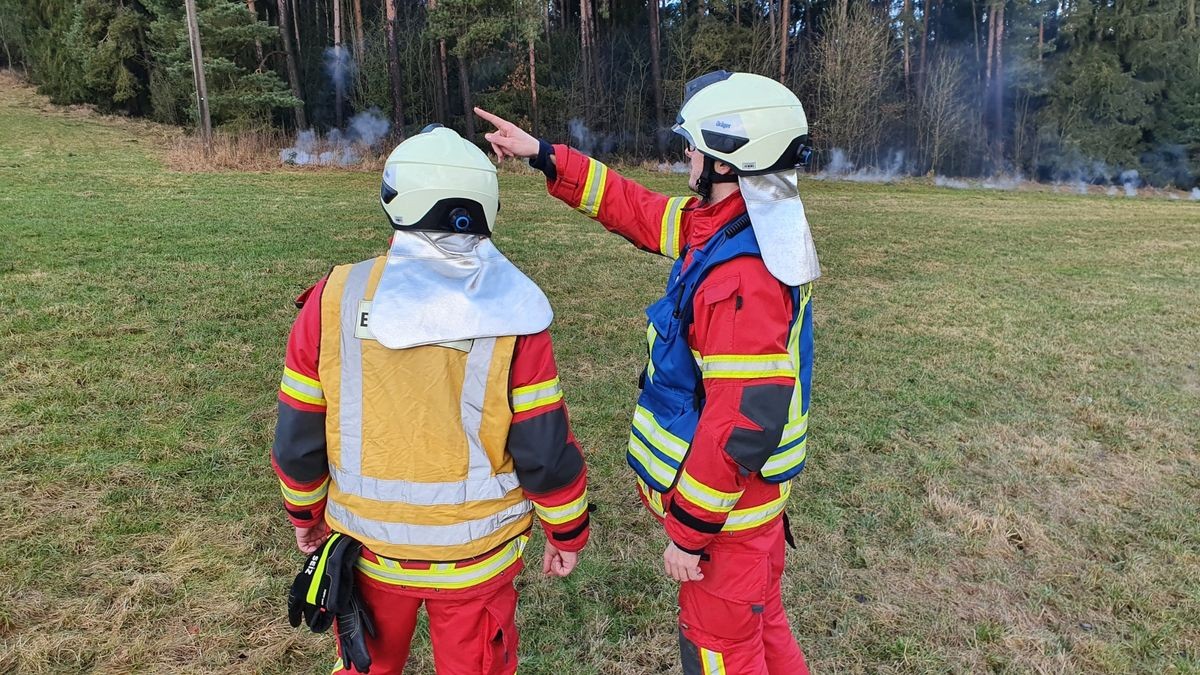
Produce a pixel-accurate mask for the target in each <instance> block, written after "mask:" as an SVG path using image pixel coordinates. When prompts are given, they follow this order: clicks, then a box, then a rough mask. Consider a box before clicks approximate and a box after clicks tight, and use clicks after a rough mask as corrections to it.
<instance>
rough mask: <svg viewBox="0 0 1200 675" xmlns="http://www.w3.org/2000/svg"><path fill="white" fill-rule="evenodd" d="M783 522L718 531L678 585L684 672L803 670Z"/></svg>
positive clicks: (784, 674)
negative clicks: (786, 599)
mask: <svg viewBox="0 0 1200 675" xmlns="http://www.w3.org/2000/svg"><path fill="white" fill-rule="evenodd" d="M783 527H784V526H783V520H782V519H779V520H776V521H775V523H774V524H772V525H768V526H765V527H763V528H761V529H759V530H757V531H754V532H752V533H747V535H746V536H743V535H736V536H732V537H730V536H718V537H717V538H716V539H714V540H713V542H712V543H711V544H710V545H709V546H708V548H706V549H705V553H706V557H707V558H708V559H707V560H704V559H702V560H701V561H700V571H701V572H702V573H703V574H704V578H703V579H701V580H700V581H689V582H686V583H683V584H681V585H680V587H679V650H680V658H681V660H682V662H683V673H684V675H808V666H807V664H805V662H804V653H803V652H801V651H800V646H799V645H798V644H796V639H795V638H794V637H792V629H791V626H789V625H788V619H787V613H786V612H784V610H783V598H782V597H781V595H780V594H781V590H782V589H781V587H780V579H781V578H782V576H783V559H784V558H783V546H784V536H783V535H784V529H783ZM372 672H373V671H372Z"/></svg>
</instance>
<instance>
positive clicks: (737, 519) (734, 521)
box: [638, 478, 792, 532]
mask: <svg viewBox="0 0 1200 675" xmlns="http://www.w3.org/2000/svg"><path fill="white" fill-rule="evenodd" d="M638 489H639V490H641V492H642V496H643V497H645V498H646V504H647V506H648V507H649V509H650V510H651V511H652V512H654V514H655V515H657V516H658V517H659V518H665V517H666V515H667V512H666V508H664V507H663V495H662V493H661V492H659V491H657V490H655V489H654V488H652V487H650V486H649V485H647V484H646V481H644V480H642V479H641V478H638ZM791 494H792V484H791V483H781V484H780V485H779V496H778V497H776V498H775V499H772V500H771V501H769V502H767V503H765V504H761V505H759V506H753V507H750V508H748V509H733V510H732V511H730V512H729V515H728V516H727V517H726V519H725V525H724V526H723V527H722V528H721V531H722V532H738V531H741V530H749V529H751V528H755V527H759V526H761V525H766V524H767V523H770V522H771V521H773V520H775V518H776V517H778V516H779V514H781V513H783V510H784V508H785V507H786V506H787V500H788V497H790V496H791Z"/></svg>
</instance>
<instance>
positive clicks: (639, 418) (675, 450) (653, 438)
mask: <svg viewBox="0 0 1200 675" xmlns="http://www.w3.org/2000/svg"><path fill="white" fill-rule="evenodd" d="M633 426H634V428H635V429H637V430H638V431H640V432H642V435H643V436H645V437H646V440H648V441H650V442H652V443H654V447H656V448H658V449H659V450H661V451H663V452H664V453H666V454H667V455H668V456H669V457H671V458H672V459H674V460H676V461H680V462H682V461H683V456H684V455H685V454H687V450H688V444H687V443H686V442H684V440H683V439H681V438H679V437H678V436H676V435H675V434H672V433H671V432H669V431H667V430H666V429H664V428H662V427H661V426H660V425H659V424H658V422H656V421H655V420H654V415H652V414H650V411H649V410H646V409H645V408H643V407H642V406H640V405H639V406H637V407H636V408H635V409H634V411H633ZM670 482H671V481H667V482H666V483H665V484H670Z"/></svg>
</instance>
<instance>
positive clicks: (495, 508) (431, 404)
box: [318, 257, 533, 561]
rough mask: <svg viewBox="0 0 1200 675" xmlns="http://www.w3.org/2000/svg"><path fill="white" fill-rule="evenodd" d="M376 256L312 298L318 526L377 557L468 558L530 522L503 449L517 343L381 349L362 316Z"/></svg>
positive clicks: (343, 271) (379, 268) (347, 268)
mask: <svg viewBox="0 0 1200 675" xmlns="http://www.w3.org/2000/svg"><path fill="white" fill-rule="evenodd" d="M385 261H386V258H385V257H379V258H375V259H373V260H365V261H363V262H360V263H357V264H355V265H343V266H339V267H335V268H334V269H333V271H332V272H331V273H330V275H329V280H328V281H327V282H326V284H325V291H324V293H323V294H322V297H321V353H320V360H319V365H318V371H319V375H320V380H321V384H322V386H323V388H324V391H325V399H326V401H327V404H328V409H327V413H326V422H325V435H326V440H327V446H328V457H329V471H330V478H331V480H330V486H329V502H328V505H327V507H326V519H327V520H328V522H329V524H330V526H331V527H332V528H333V529H334V530H336V531H339V532H343V533H345V534H348V535H350V536H352V537H354V538H355V539H358V540H359V541H361V542H362V543H363V544H364V545H365V546H366V547H367V548H369V549H371V550H372V551H374V552H375V553H377V554H379V555H382V556H386V557H388V558H394V559H407V560H441V561H449V560H463V559H466V558H471V557H474V556H478V555H481V554H483V553H486V552H488V551H490V550H492V549H494V548H496V547H497V546H500V545H502V544H504V543H505V542H509V541H511V540H513V539H514V538H516V537H518V536H520V535H521V534H522V533H523V532H525V530H527V529H528V528H529V527H530V525H531V524H532V522H533V516H532V507H531V505H530V503H529V502H528V501H527V500H526V499H525V497H524V495H523V493H522V491H521V487H520V485H519V483H518V481H517V476H516V473H515V472H514V469H513V462H512V457H511V456H510V455H509V454H508V452H507V448H506V445H507V441H508V428H509V425H510V424H511V422H512V411H511V409H510V407H509V392H508V387H509V368H510V366H511V363H512V356H513V346H514V345H515V343H516V338H514V337H498V338H482V339H476V340H471V341H464V342H462V343H455V344H453V345H429V346H422V347H412V348H409V349H397V350H393V349H388V348H386V347H384V346H383V345H381V344H379V342H377V341H376V340H374V339H373V338H372V337H371V334H370V331H369V330H368V328H367V316H368V315H369V313H370V306H371V298H372V297H373V296H374V293H375V287H376V285H377V284H378V283H379V277H380V276H381V275H382V273H383V268H384V263H385Z"/></svg>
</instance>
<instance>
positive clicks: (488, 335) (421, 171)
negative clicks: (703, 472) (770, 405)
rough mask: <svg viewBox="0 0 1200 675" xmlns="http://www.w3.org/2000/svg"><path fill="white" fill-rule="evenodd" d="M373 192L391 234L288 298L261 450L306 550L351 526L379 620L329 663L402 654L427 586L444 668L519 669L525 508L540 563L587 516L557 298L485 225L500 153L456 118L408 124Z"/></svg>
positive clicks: (347, 667) (390, 666) (572, 537)
mask: <svg viewBox="0 0 1200 675" xmlns="http://www.w3.org/2000/svg"><path fill="white" fill-rule="evenodd" d="M380 201H381V203H382V206H383V209H384V211H385V212H386V214H387V217H388V222H389V223H390V224H391V225H392V227H393V228H394V230H395V233H394V235H393V238H392V243H391V245H390V247H389V250H388V252H387V254H386V255H383V256H379V257H377V258H373V259H369V260H364V261H362V262H359V263H357V264H353V265H342V266H338V267H334V268H333V270H332V271H331V272H330V273H329V275H328V276H327V277H325V278H324V279H322V280H321V281H319V282H318V283H317V284H316V285H314V286H313V287H312V288H310V289H309V290H308V291H306V292H305V293H304V294H303V295H301V296H300V298H298V299H297V303H296V304H297V305H298V306H299V307H300V313H299V316H298V317H297V319H296V322H295V325H294V326H293V328H292V332H291V335H290V337H289V339H288V346H287V354H286V358H285V367H284V373H283V378H282V381H281V383H280V389H279V421H278V426H277V429H276V436H275V443H274V446H273V449H272V465H273V466H274V469H275V471H276V473H277V474H278V476H279V480H280V485H281V488H282V492H283V500H284V507H285V509H286V511H287V514H288V517H289V518H290V520H291V522H292V524H293V525H294V526H295V530H296V543H297V545H298V547H299V548H300V550H301V551H303V552H305V553H313V552H314V551H318V552H319V551H320V550H327V549H329V548H332V545H333V543H334V542H336V541H337V540H338V539H339V538H342V537H345V538H347V539H350V540H354V541H356V542H360V543H361V544H362V549H361V555H359V556H358V557H357V558H356V559H355V560H354V561H353V562H352V563H350V564H352V565H353V569H354V572H353V574H352V575H350V576H351V577H353V578H352V581H353V584H354V587H355V593H357V594H359V595H361V599H362V603H363V604H364V605H365V612H366V614H367V615H368V616H369V622H370V624H371V626H370V628H371V631H370V633H372V634H368V635H362V634H361V633H356V634H355V635H353V636H349V637H354V638H360V642H359V644H361V645H362V646H364V647H365V651H366V653H367V654H369V658H366V659H364V658H357V657H356V658H351V656H354V655H347V654H342V656H345V657H346V658H343V659H340V660H339V663H338V668H337V669H336V670H334V672H335V673H354V672H367V670H368V668H369V671H370V672H371V673H372V674H379V673H401V672H403V670H404V665H405V662H406V660H407V658H408V651H409V644H410V641H411V638H412V635H413V630H414V628H415V626H416V618H417V611H418V609H419V608H420V607H421V606H422V605H424V606H425V609H426V612H427V613H428V616H429V627H430V634H431V638H432V643H433V656H434V661H435V662H436V664H437V670H438V673H452V674H462V675H467V674H472V675H473V674H477V673H479V674H500V673H513V672H515V671H516V667H517V651H516V650H517V631H516V624H515V610H516V600H517V593H516V590H515V588H514V586H513V579H514V577H515V576H516V574H517V573H518V572H519V571H520V570H521V568H522V552H523V551H524V549H525V546H526V543H527V542H528V540H529V537H530V533H531V529H532V525H533V523H534V521H535V520H537V521H538V522H540V523H541V526H542V529H543V530H544V531H545V532H546V537H547V541H546V552H545V555H544V558H543V564H542V570H543V573H545V574H548V575H552V576H560V577H561V576H566V575H568V574H570V573H571V571H572V569H573V568H574V567H575V564H576V560H577V552H578V551H579V550H580V549H581V548H582V547H583V546H584V544H585V543H586V542H587V539H588V531H589V530H588V502H587V491H586V476H585V474H586V471H585V465H584V460H583V455H582V453H581V452H580V450H579V447H578V445H577V444H576V442H575V438H574V435H573V434H572V432H571V428H570V423H569V420H568V416H567V409H566V405H565V403H564V401H563V394H562V389H561V387H560V386H559V380H558V372H557V368H556V366H555V361H554V353H553V348H552V345H551V341H550V335H549V333H548V330H547V329H548V328H549V325H550V322H551V320H552V313H551V310H550V306H549V302H548V301H547V300H546V297H545V295H544V294H543V293H542V292H541V290H540V289H538V287H537V286H536V285H535V284H534V283H533V282H532V281H531V280H530V279H529V278H528V277H526V276H525V275H524V274H522V273H521V272H520V271H519V270H518V269H517V268H516V267H515V266H513V265H512V263H510V262H509V261H508V260H507V259H505V258H504V256H503V255H501V253H500V252H499V250H497V249H496V247H495V246H494V244H493V243H492V241H491V239H490V235H491V233H492V232H493V229H494V224H495V218H496V212H497V210H498V208H499V191H498V185H497V181H496V169H495V167H494V166H493V165H492V163H491V162H490V161H488V159H487V157H486V156H485V155H484V154H483V153H482V152H481V151H480V150H479V149H478V148H476V147H475V146H474V145H471V144H470V143H468V142H466V141H464V140H463V139H462V138H460V137H459V136H458V134H456V133H455V132H453V131H451V130H449V129H446V128H443V127H441V126H439V125H431V126H430V127H428V128H427V129H426V130H425V131H424V132H423V133H421V134H418V135H416V136H414V137H412V138H410V139H408V140H407V141H405V142H404V143H402V144H400V145H399V146H398V147H397V148H396V149H395V150H394V151H393V152H392V154H391V156H390V157H389V158H388V160H387V164H386V167H385V170H384V176H383V184H382V187H381V191H380ZM331 533H334V536H333V538H332V539H330V545H329V546H324V544H325V542H326V540H327V539H329V538H330V534H331ZM316 557H319V556H314V558H316ZM314 566H315V565H314ZM315 589H316V586H315V585H314V591H315ZM314 595H315V592H314ZM311 609H312V608H311V607H310V608H309V609H307V610H305V611H306V612H308V611H309V610H311ZM312 611H314V612H317V613H319V612H320V611H321V609H316V610H312ZM307 616H308V615H307V614H306V617H307ZM340 616H341V615H339V617H340ZM340 636H341V637H340V639H339V653H341V652H343V651H344V650H345V644H348V643H347V639H348V636H346V635H343V634H340ZM356 654H357V652H356Z"/></svg>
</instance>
